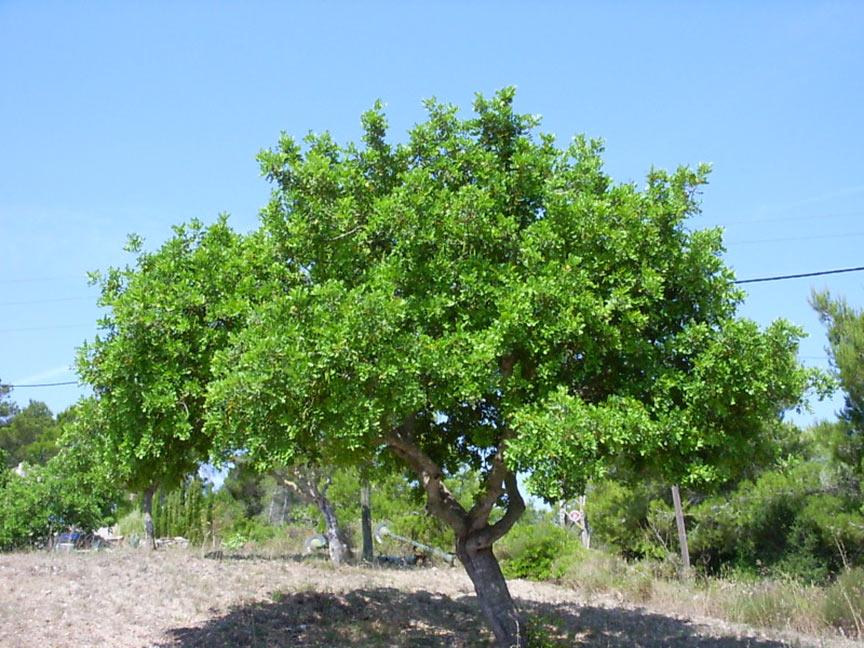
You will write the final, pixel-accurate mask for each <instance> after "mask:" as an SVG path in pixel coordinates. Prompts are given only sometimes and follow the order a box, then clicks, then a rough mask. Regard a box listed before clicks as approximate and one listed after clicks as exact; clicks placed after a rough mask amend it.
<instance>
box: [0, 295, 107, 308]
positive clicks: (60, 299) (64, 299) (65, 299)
mask: <svg viewBox="0 0 864 648" xmlns="http://www.w3.org/2000/svg"><path fill="white" fill-rule="evenodd" d="M85 299H93V297H92V296H91V297H55V298H53V299H29V300H25V301H7V302H0V306H26V305H27V304H51V303H54V302H68V301H83V300H85Z"/></svg>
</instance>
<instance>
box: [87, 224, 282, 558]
mask: <svg viewBox="0 0 864 648" xmlns="http://www.w3.org/2000/svg"><path fill="white" fill-rule="evenodd" d="M250 240H253V241H254V240H255V239H254V237H252V239H250ZM141 246H142V243H141V241H140V239H138V238H137V237H134V236H133V237H130V242H129V246H128V250H129V251H130V252H133V253H137V259H136V262H135V265H134V266H132V267H129V266H127V267H125V268H122V269H120V268H112V269H110V270H108V271H107V272H106V273H105V274H104V275H102V274H99V273H95V274H94V276H93V281H94V282H96V283H98V284H99V285H100V287H101V297H100V300H99V304H100V305H101V306H102V307H104V308H107V309H108V314H107V315H106V316H105V317H104V318H103V319H102V320H101V321H100V326H101V328H102V331H103V333H102V335H100V336H97V337H96V339H95V340H94V341H93V342H92V343H88V344H85V345H84V346H83V347H82V348H81V350H80V352H79V358H78V369H79V373H80V375H81V378H82V379H83V381H84V382H86V383H88V384H89V385H91V386H92V387H93V391H94V393H95V395H96V398H97V401H96V402H97V412H96V414H97V415H98V417H99V422H98V427H99V429H100V430H101V433H102V434H103V436H104V438H105V439H106V441H107V448H108V451H109V454H110V464H111V465H112V466H113V467H114V469H115V471H116V473H117V476H118V478H119V479H121V480H122V481H123V482H124V483H125V484H126V485H127V487H128V488H130V489H131V490H134V491H138V492H143V508H144V515H145V528H146V536H147V543H148V545H149V546H151V547H153V546H155V545H154V537H153V523H152V516H151V509H152V500H153V495H154V493H155V491H156V489H157V487H158V486H160V485H161V486H162V487H164V488H165V489H167V490H171V489H172V488H174V487H176V486H179V485H180V484H181V483H182V482H183V480H184V479H185V478H186V477H188V476H189V475H192V474H194V473H195V472H196V471H197V470H198V467H199V465H200V463H201V462H202V461H204V460H205V459H206V458H207V457H208V456H209V454H210V451H211V436H212V435H211V434H207V433H206V432H205V430H204V427H203V421H204V397H205V390H206V387H207V384H208V382H209V380H210V376H211V358H212V357H213V354H214V353H215V351H216V350H217V349H219V348H222V347H223V346H225V345H226V343H227V340H228V337H229V335H230V333H231V331H232V330H234V329H236V328H237V327H238V326H239V325H240V324H241V323H242V322H243V320H244V318H245V316H246V313H247V308H246V303H245V300H246V299H247V298H248V296H250V295H255V294H257V293H258V292H259V291H260V292H262V293H265V294H266V292H267V291H266V290H265V286H264V285H263V279H262V277H264V276H265V274H266V273H265V272H264V270H262V265H261V263H262V262H263V263H265V264H266V263H267V261H266V259H264V260H263V261H262V262H259V261H258V260H257V258H256V257H255V256H254V255H253V254H250V248H249V246H248V245H247V244H246V242H245V240H244V238H243V237H241V236H240V235H238V234H236V233H234V232H232V231H231V229H230V228H229V227H228V225H227V222H226V219H225V218H224V217H223V218H220V220H219V221H218V222H217V223H215V224H213V225H211V226H209V227H205V226H204V225H203V224H202V223H200V222H198V221H193V222H192V223H190V224H189V225H188V226H178V227H175V229H174V236H173V238H171V239H170V240H168V241H167V242H166V243H165V244H164V245H163V246H162V247H161V248H160V249H159V250H158V251H156V252H150V253H147V252H143V251H142V247H141ZM261 249H262V244H260V243H259V244H258V245H257V246H256V247H255V248H254V253H256V254H257V253H258V252H260V251H261ZM263 268H266V265H265V266H263Z"/></svg>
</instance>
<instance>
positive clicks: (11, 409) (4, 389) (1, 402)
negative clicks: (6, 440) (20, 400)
mask: <svg viewBox="0 0 864 648" xmlns="http://www.w3.org/2000/svg"><path fill="white" fill-rule="evenodd" d="M11 393H12V387H10V386H9V385H4V384H3V383H2V382H0V429H2V428H3V426H5V425H6V423H7V420H8V418H9V417H10V416H12V415H13V414H14V413H15V412H16V410H17V408H16V406H15V403H13V402H12V401H11V400H10V398H9V394H11Z"/></svg>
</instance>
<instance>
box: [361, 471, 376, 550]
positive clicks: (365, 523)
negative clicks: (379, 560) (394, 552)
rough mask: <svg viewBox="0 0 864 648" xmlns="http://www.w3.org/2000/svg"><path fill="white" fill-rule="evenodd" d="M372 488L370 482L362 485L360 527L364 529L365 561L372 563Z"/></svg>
mask: <svg viewBox="0 0 864 648" xmlns="http://www.w3.org/2000/svg"><path fill="white" fill-rule="evenodd" d="M371 501H372V488H371V487H370V486H369V480H367V479H364V480H363V481H362V482H361V484H360V526H361V527H362V529H363V560H365V561H367V562H372V558H373V556H372V506H371Z"/></svg>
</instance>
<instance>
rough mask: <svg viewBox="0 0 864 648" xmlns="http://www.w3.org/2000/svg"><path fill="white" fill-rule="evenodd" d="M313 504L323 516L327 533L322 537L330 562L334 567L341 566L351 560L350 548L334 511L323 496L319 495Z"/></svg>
mask: <svg viewBox="0 0 864 648" xmlns="http://www.w3.org/2000/svg"><path fill="white" fill-rule="evenodd" d="M315 503H316V504H317V505H318V510H320V511H321V515H323V516H324V522H325V523H326V525H327V531H326V532H325V534H324V535H326V536H327V550H328V551H329V553H330V561H331V562H332V563H333V564H334V565H337V566H338V565H341V564H343V563H344V562H346V561H348V560H350V559H351V548H350V547H349V546H348V542H347V541H346V540H345V535H344V534H343V533H342V529H341V527H340V526H339V521H338V520H337V519H336V511H335V510H334V509H333V505H332V504H331V503H330V500H329V499H327V497H325V496H324V495H319V496H318V497H317V498H316V501H315Z"/></svg>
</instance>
